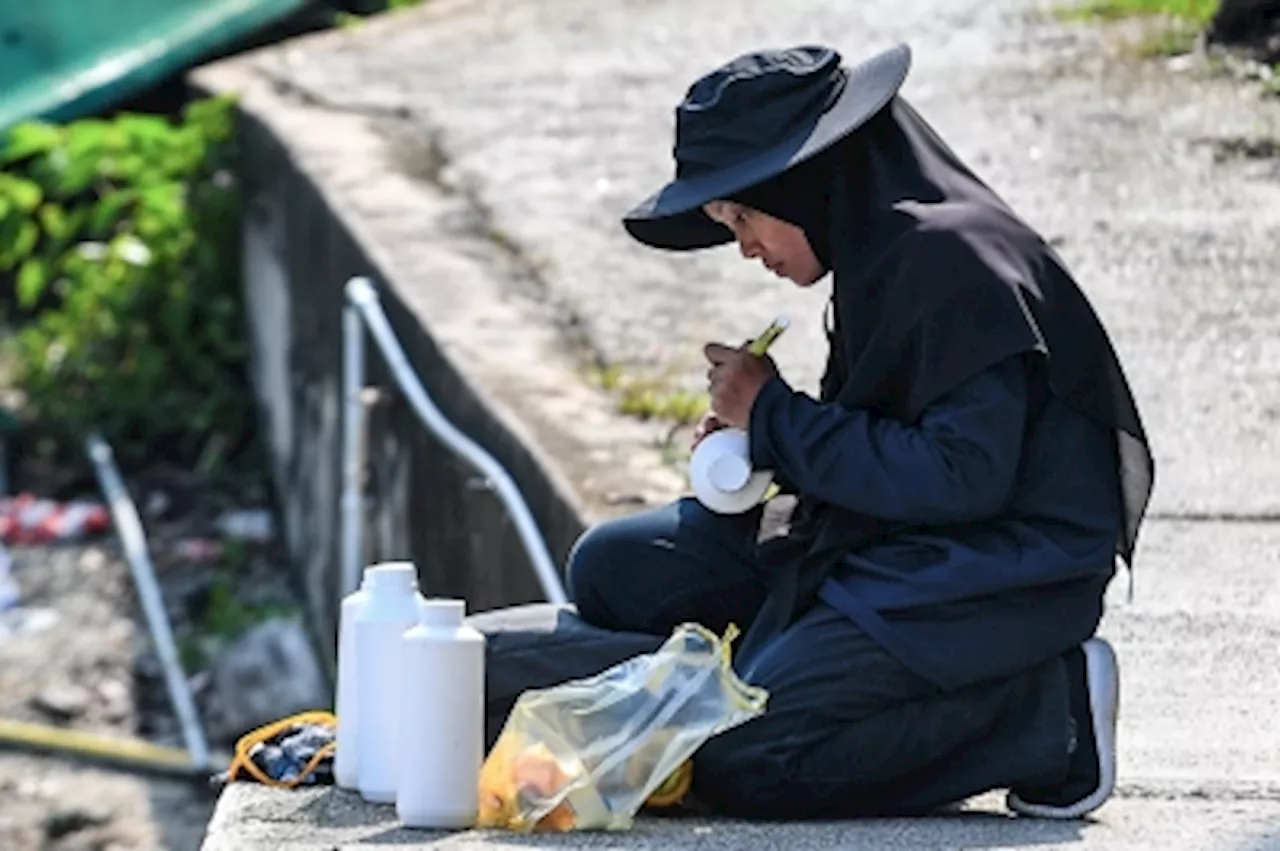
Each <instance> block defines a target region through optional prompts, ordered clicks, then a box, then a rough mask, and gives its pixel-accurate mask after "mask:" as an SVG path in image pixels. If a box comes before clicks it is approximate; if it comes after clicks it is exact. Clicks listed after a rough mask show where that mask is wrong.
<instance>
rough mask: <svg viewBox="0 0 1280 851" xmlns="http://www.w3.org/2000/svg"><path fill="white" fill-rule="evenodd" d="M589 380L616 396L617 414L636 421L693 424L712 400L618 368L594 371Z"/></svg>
mask: <svg viewBox="0 0 1280 851" xmlns="http://www.w3.org/2000/svg"><path fill="white" fill-rule="evenodd" d="M588 380H589V381H590V382H591V383H593V384H595V385H596V386H598V387H599V388H600V389H601V390H604V391H606V392H607V393H610V394H613V396H614V400H615V405H616V407H617V410H618V413H620V414H625V415H627V416H631V417H636V418H637V419H642V420H648V419H660V420H670V421H672V422H673V423H675V424H676V425H692V424H693V423H696V422H697V421H698V420H699V419H701V417H702V415H703V414H705V413H706V412H707V409H708V405H709V403H710V398H709V397H708V396H707V394H706V393H694V392H691V391H688V390H682V389H679V388H677V387H673V386H672V382H671V381H669V380H667V379H665V378H662V377H639V376H628V375H624V374H623V373H622V370H621V368H619V367H618V366H617V365H610V366H606V367H601V368H598V369H595V370H592V371H591V374H590V375H589V376H588Z"/></svg>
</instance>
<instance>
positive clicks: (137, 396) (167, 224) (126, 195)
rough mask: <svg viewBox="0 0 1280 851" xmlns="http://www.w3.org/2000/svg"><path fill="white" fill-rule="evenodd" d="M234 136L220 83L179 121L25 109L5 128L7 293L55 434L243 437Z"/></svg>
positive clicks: (126, 455)
mask: <svg viewBox="0 0 1280 851" xmlns="http://www.w3.org/2000/svg"><path fill="white" fill-rule="evenodd" d="M233 138H234V102H233V100H232V99H230V98H210V99H206V100H200V101H196V102H193V103H191V104H189V105H188V106H187V108H186V109H185V110H184V112H183V114H182V116H181V117H180V119H179V120H176V121H168V120H166V119H163V118H160V117H154V116H145V115H122V116H119V117H116V118H114V119H111V120H104V119H98V118H90V119H84V120H80V121H75V122H72V123H70V124H67V125H65V126H56V125H50V124H45V123H38V122H30V123H25V124H21V125H18V126H16V127H14V128H13V129H12V130H11V131H10V132H9V133H8V135H7V137H6V138H5V139H3V142H2V145H0V168H3V169H4V171H3V172H0V278H5V277H7V278H8V279H10V280H11V281H12V287H11V288H9V287H5V288H4V289H0V293H4V292H5V291H6V290H8V291H9V292H11V293H12V303H11V304H10V308H11V309H12V310H13V311H14V316H13V318H14V319H15V320H16V321H17V322H18V323H19V325H20V326H21V327H20V330H19V331H18V334H17V341H16V347H15V348H16V352H17V354H16V358H17V361H18V363H17V373H18V374H17V380H18V381H19V383H20V387H21V389H22V391H23V392H24V394H25V396H26V403H27V410H28V413H29V414H30V415H32V416H33V417H34V418H35V419H36V420H37V422H38V423H39V424H40V425H41V426H42V427H44V428H46V429H48V430H49V431H50V432H52V433H53V434H54V435H56V436H58V437H60V438H62V439H64V440H75V441H78V440H79V438H80V436H81V435H82V434H83V433H84V431H86V430H87V429H90V428H96V429H99V430H100V431H101V432H102V433H103V435H104V436H105V437H106V438H107V439H108V440H109V441H111V442H112V443H113V444H114V445H115V449H116V452H117V454H118V455H119V456H120V457H121V458H122V460H123V461H125V462H126V463H127V462H129V461H137V460H141V459H142V458H145V457H152V458H154V457H157V456H159V457H165V458H167V459H169V460H173V461H176V462H179V463H189V462H190V461H191V460H192V459H194V458H196V457H198V455H199V454H200V452H201V450H202V448H203V447H205V446H206V445H207V444H208V443H209V441H210V440H217V441H219V442H221V443H226V442H228V441H229V442H231V443H233V444H238V443H239V442H240V441H241V440H243V439H244V438H245V436H246V434H247V430H248V425H249V420H250V417H249V411H248V407H247V405H248V403H247V396H248V394H247V393H246V390H245V382H244V363H245V357H246V351H245V346H244V341H243V337H244V334H243V326H242V320H241V308H240V298H239V283H238V270H239V250H238V247H239V246H238V233H239V223H240V209H239V193H238V192H237V190H236V187H235V185H234V180H233V179H232V177H231V174H230V171H229V166H230V164H231V158H232V156H233V155H234V148H233ZM0 286H3V284H2V283H0ZM3 298H4V296H3V295H0V300H3ZM67 448H68V449H69V448H70V447H67Z"/></svg>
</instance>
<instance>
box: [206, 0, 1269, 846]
mask: <svg viewBox="0 0 1280 851" xmlns="http://www.w3.org/2000/svg"><path fill="white" fill-rule="evenodd" d="M1040 9H1041V7H1040V6H1039V4H1036V3H1033V2H1017V0H1005V2H979V0H893V2H888V0H867V2H861V3H857V4H853V3H847V2H836V0H793V2H791V3H788V4H785V5H782V4H777V3H770V2H766V0H738V2H736V3H734V4H732V5H731V6H729V5H727V4H723V3H720V2H717V0H679V2H677V0H619V2H616V3H613V4H608V5H607V6H602V5H601V4H599V3H593V2H589V0H544V2H539V3H518V2H514V0H435V2H433V3H431V4H428V5H427V6H425V7H424V8H422V9H420V10H415V11H413V12H407V13H403V14H402V15H400V16H396V17H394V18H388V19H384V20H382V21H380V22H378V23H375V24H372V25H369V26H367V27H366V28H364V29H363V30H361V31H357V32H351V33H338V34H332V35H327V36H323V37H319V38H315V39H308V40H306V41H303V42H299V43H295V44H292V45H289V46H286V47H284V48H280V49H273V50H270V51H266V52H264V53H261V54H258V55H254V56H250V57H245V58H242V59H239V60H235V61H232V62H229V63H222V64H220V65H218V66H215V67H213V68H210V69H208V70H207V71H206V72H203V73H202V75H201V77H202V80H203V81H204V82H205V83H206V84H208V85H212V86H213V87H215V88H221V89H235V90H237V91H240V92H242V94H243V96H244V98H245V100H244V103H245V108H246V109H247V110H249V111H250V112H252V113H254V114H255V115H256V116H258V117H259V118H260V119H261V120H263V121H265V122H266V123H267V124H268V125H269V126H271V127H273V128H274V130H275V132H277V133H278V134H279V135H280V137H281V138H282V140H283V142H284V144H285V145H286V146H287V147H288V149H289V150H290V153H291V154H292V155H293V156H294V157H295V158H296V159H297V160H298V161H299V162H300V163H302V164H303V165H304V167H306V168H307V169H308V170H309V171H310V172H311V173H312V174H313V175H314V176H315V179H316V180H317V181H319V182H320V183H321V184H322V185H323V186H324V187H325V189H326V192H327V193H328V194H329V197H330V198H332V199H333V201H334V203H336V204H338V205H340V206H341V208H342V210H343V213H344V216H346V217H347V219H348V221H349V222H350V224H351V227H352V228H353V230H355V231H356V233H357V235H358V236H359V237H360V238H361V239H363V240H364V241H365V242H366V243H368V244H370V245H371V246H372V252H373V254H374V256H376V257H377V258H378V262H379V263H380V264H381V265H382V266H383V267H384V268H385V269H386V270H387V271H388V274H389V276H390V277H391V279H392V286H395V287H396V288H397V290H398V291H399V292H400V293H401V294H402V295H403V297H404V298H405V299H406V300H407V301H409V303H411V304H413V305H414V306H415V308H416V309H418V310H419V311H420V313H421V315H422V316H423V319H424V322H426V323H427V325H428V327H429V328H430V331H431V333H432V334H433V336H435V337H436V338H437V339H438V340H439V341H440V342H441V345H442V346H443V347H444V349H445V351H446V352H447V353H448V354H449V356H450V357H452V358H454V359H456V361H457V362H458V364H459V365H460V366H461V368H462V369H464V371H466V372H468V374H469V375H471V376H472V377H473V378H474V379H475V381H476V383H477V385H478V386H479V387H481V388H482V389H483V390H484V391H485V392H486V393H488V394H489V395H490V396H491V397H492V398H494V399H495V400H496V401H497V403H498V404H500V405H501V406H503V407H505V408H506V409H507V410H509V411H510V412H512V414H513V416H514V417H515V419H516V421H518V422H519V423H520V424H521V426H522V428H525V429H526V430H527V433H528V435H529V437H530V439H531V440H535V441H536V442H538V444H539V445H541V446H542V447H543V448H544V450H545V451H546V452H547V453H548V454H549V455H550V456H551V457H552V458H553V459H555V461H556V463H557V465H558V467H559V469H561V470H562V471H563V472H564V474H565V475H566V476H567V478H568V479H569V480H570V481H571V483H572V484H573V486H574V487H575V488H576V489H577V491H578V492H579V493H580V494H581V496H582V500H583V504H584V511H585V512H586V513H587V514H588V516H591V517H599V516H604V515H606V514H608V513H611V512H616V511H620V510H633V509H634V507H635V504H634V500H631V501H628V500H629V498H630V497H632V496H634V498H635V499H637V500H642V501H646V502H650V503H652V502H656V501H660V500H663V499H667V498H670V497H671V496H672V495H674V494H675V493H677V492H679V491H680V490H681V489H682V486H683V482H682V480H681V478H680V476H679V473H678V470H673V469H672V468H671V467H670V465H668V464H666V463H664V461H663V459H662V457H661V455H660V453H659V452H658V451H657V450H656V449H655V448H654V447H655V444H656V443H657V442H659V441H660V440H661V438H662V435H663V432H664V429H663V427H662V426H661V425H657V424H648V423H638V422H634V421H629V420H626V419H623V418H620V417H618V416H617V415H615V414H614V413H613V412H612V411H611V409H610V403H609V400H608V399H607V398H606V397H605V396H604V395H602V394H601V393H599V392H598V391H596V390H593V389H592V388H590V387H588V386H587V385H586V384H585V383H584V382H583V380H582V361H583V359H584V357H585V358H595V359H599V360H603V361H605V362H609V363H618V364H622V365H624V368H626V369H629V370H636V371H644V370H646V369H657V368H667V369H670V370H673V371H674V373H675V376H676V381H677V382H679V383H684V384H686V385H688V386H697V385H698V383H699V382H700V380H701V374H702V365H701V364H700V363H699V362H698V358H699V356H698V351H699V348H700V346H701V344H702V343H703V342H704V341H705V340H707V339H727V340H731V341H736V340H740V339H742V338H743V337H745V336H748V335H749V334H750V333H752V332H753V331H754V330H756V329H757V328H758V327H761V326H762V325H763V323H764V322H766V321H767V320H768V319H769V318H770V317H772V316H773V315H774V314H776V313H779V312H785V313H787V314H788V315H790V316H791V317H792V319H793V323H794V324H793V329H792V331H791V332H789V333H788V334H787V336H785V337H784V338H783V339H782V340H781V341H780V342H779V343H778V345H777V347H776V349H775V352H776V355H777V359H778V361H779V364H780V366H781V368H782V369H783V370H784V373H785V374H786V375H787V376H788V377H789V378H790V379H791V380H792V381H793V383H795V384H797V385H798V386H800V387H802V388H806V389H812V388H813V386H814V384H815V383H816V379H817V376H818V374H819V372H820V370H821V368H822V364H823V359H824V355H825V351H824V344H823V341H822V338H821V335H820V333H819V327H820V326H819V317H820V311H821V306H822V302H823V300H824V298H825V293H824V292H813V293H797V292H796V291H795V290H794V289H792V288H789V287H788V286H787V285H785V284H780V283H779V282H778V281H776V280H775V279H773V278H772V277H770V276H768V275H767V274H766V273H765V272H764V271H763V270H760V269H757V268H752V267H750V266H748V265H746V264H744V263H743V262H742V261H741V260H740V259H739V258H737V257H736V256H735V254H734V252H733V250H732V249H723V250H717V251H713V252H706V253H702V254H698V255H695V256H671V255H665V254H660V253H656V252H650V251H647V250H645V249H643V248H641V247H639V246H637V245H634V244H632V243H631V242H629V241H628V238H627V237H626V236H625V234H624V233H623V231H622V230H621V228H620V227H619V225H618V223H617V220H618V218H619V216H620V215H621V214H622V213H623V212H624V211H625V210H626V209H627V208H628V207H629V206H630V205H631V204H632V203H633V202H634V201H636V200H638V199H639V198H641V197H643V196H644V195H646V194H647V193H648V192H649V191H650V190H651V189H652V188H654V187H656V186H657V185H658V184H659V183H660V182H662V181H663V180H664V179H665V177H666V176H667V174H668V172H669V169H670V164H669V150H670V122H671V109H672V107H673V106H674V104H675V103H676V101H677V100H678V99H679V98H680V97H681V96H682V94H683V92H684V88H685V86H687V84H688V82H689V81H691V80H692V79H693V78H694V77H695V76H696V75H697V74H698V73H701V72H702V71H704V70H706V69H707V68H708V67H710V66H711V65H713V64H715V63H718V62H719V61H721V60H723V59H725V58H727V57H729V56H731V55H733V54H735V53H737V52H739V51H740V50H744V49H748V48H751V47H755V46H758V45H761V44H773V45H777V44H784V43H791V42H799V41H809V40H822V41H826V42H830V43H833V44H835V45H836V46H838V47H839V48H840V49H841V50H842V51H843V52H844V53H845V54H846V55H847V56H849V57H850V58H856V57H858V56H860V55H863V54H865V53H867V52H869V51H871V50H873V49H876V48H878V47H882V46H885V45H887V44H888V43H890V42H892V41H896V40H899V39H905V40H908V41H910V42H911V43H912V45H913V46H914V48H915V53H916V66H915V70H914V72H913V74H912V76H911V78H910V79H909V80H908V83H907V86H906V88H905V93H906V94H907V96H908V97H909V98H911V99H912V100H913V101H914V102H915V103H916V104H917V105H918V106H919V107H920V109H921V110H922V111H923V113H924V114H925V115H926V116H927V117H928V118H929V119H930V120H931V121H933V122H934V123H935V124H936V126H937V127H938V128H939V129H940V130H941V131H942V132H943V133H944V135H946V136H947V137H948V138H949V139H950V140H951V141H952V142H953V144H954V145H955V147H957V148H958V149H959V151H960V152H961V154H962V155H963V156H964V157H965V158H966V159H968V160H969V161H971V162H972V163H974V164H975V165H976V166H977V167H978V168H979V169H980V171H981V172H982V173H983V174H984V175H985V176H986V177H988V178H989V180H990V181H991V182H992V183H993V184H994V185H995V186H996V187H997V188H998V189H999V190H1000V191H1001V192H1002V193H1003V194H1004V195H1005V196H1006V197H1007V198H1008V199H1009V200H1010V201H1011V202H1012V203H1013V204H1014V205H1015V207H1016V208H1017V209H1019V210H1020V211H1021V212H1022V213H1023V214H1024V215H1025V216H1026V217H1027V218H1028V219H1029V220H1030V221H1031V222H1032V223H1033V224H1035V225H1037V226H1038V227H1039V228H1041V229H1042V230H1043V231H1044V232H1045V233H1046V235H1048V236H1049V237H1051V238H1052V239H1054V240H1055V242H1057V243H1058V244H1059V245H1060V246H1061V251H1062V253H1063V255H1064V257H1065V258H1066V260H1067V261H1068V263H1069V264H1070V265H1071V266H1072V267H1073V268H1074V270H1075V271H1076V272H1077V273H1078V275H1079V277H1080V279H1081V281H1082V283H1083V285H1084V287H1085V289H1086V290H1087V292H1088V293H1089V295H1090V297H1091V298H1092V300H1093V301H1094V303H1095V305H1096V306H1097V308H1098V310H1099V312H1100V314H1101V315H1102V317H1103V319H1104V321H1105V322H1106V323H1107V325H1108V326H1109V328H1110V329H1111V331H1112V333H1113V337H1114V340H1115V343H1116V346H1117V348H1118V350H1119V351H1120V354H1121V357H1122V358H1123V360H1124V362H1125V364H1126V366H1127V369H1128V372H1129V375H1130V378H1131V380H1132V382H1133V385H1134V388H1135V392H1136V393H1137V395H1138V398H1139V402H1140V404H1141V406H1142V410H1143V413H1144V416H1145V418H1146V422H1147V426H1148V429H1149V431H1150V433H1151V434H1152V437H1153V441H1154V444H1155V451H1156V456H1157V463H1158V474H1157V475H1158V484H1157V489H1156V494H1155V498H1154V503H1153V506H1152V508H1153V515H1152V521H1151V522H1150V523H1149V525H1148V526H1147V528H1146V530H1145V532H1144V536H1143V540H1142V542H1141V543H1140V549H1139V558H1138V565H1137V573H1136V596H1135V598H1134V600H1133V601H1132V602H1130V601H1128V600H1127V598H1126V596H1125V592H1126V590H1127V588H1126V583H1127V577H1125V576H1123V575H1122V576H1120V577H1119V578H1118V579H1117V581H1116V583H1115V586H1114V587H1113V589H1112V603H1111V607H1110V610H1109V612H1108V615H1107V619H1106V622H1105V624H1104V629H1103V632H1104V634H1105V635H1107V636H1108V637H1110V638H1111V639H1112V640H1113V641H1114V642H1115V644H1116V646H1117V650H1118V652H1119V654H1120V660H1121V664H1122V666H1123V672H1124V683H1123V690H1122V692H1123V693H1122V729H1121V778H1122V789H1121V792H1120V794H1119V796H1118V797H1117V798H1116V799H1115V800H1114V801H1113V802H1112V803H1110V804H1109V805H1108V806H1107V807H1105V808H1104V809H1103V810H1101V811H1100V812H1099V813H1098V814H1097V819H1096V822H1095V823H1092V824H1090V825H1087V826H1083V827H1076V828H1071V829H1067V828H1063V827H1062V826H1056V825H1046V824H1042V823H1039V824H1038V823H1026V822H1018V823H1011V822H1008V821H1007V820H1004V819H1000V820H998V821H996V820H992V819H990V818H988V819H978V820H973V819H967V818H960V819H936V820H927V821H924V822H918V823H906V822H885V823H876V824H874V825H866V826H864V825H858V826H814V827H804V828H800V827H790V828H783V827H776V828H773V827H760V828H757V827H740V826H730V827H725V826H716V827H714V828H709V829H708V831H709V832H703V833H699V832H697V831H698V830H701V829H702V827H690V826H671V825H663V824H659V825H652V824H648V823H646V825H644V826H643V828H642V829H639V830H637V831H636V832H634V833H633V834H630V835H627V836H617V837H609V838H607V839H599V838H596V839H591V838H561V839H552V840H544V841H543V842H542V843H541V844H553V845H557V846H562V847H577V845H576V843H581V846H582V847H595V846H597V845H610V846H611V847H641V846H643V845H646V844H649V845H652V846H654V847H700V848H703V847H705V848H712V847H726V848H727V847H744V846H745V845H748V844H750V845H752V846H756V847H774V846H779V847H781V846H786V847H789V848H796V849H798V848H803V847H806V846H808V847H835V846H836V845H841V846H842V847H867V848H872V847H894V846H900V847H916V848H920V847H929V848H952V847H974V846H978V847H990V846H996V845H998V846H999V847H1064V848H1067V847H1070V848H1095V847H1096V848H1155V847H1177V848H1215V849H1216V848H1222V849H1229V848H1230V849H1245V848H1249V849H1252V848H1264V847H1280V725H1277V724H1276V723H1275V721H1274V717H1275V709H1274V707H1275V706H1276V705H1277V702H1278V699H1280V666H1278V665H1277V647H1280V578H1278V577H1280V571H1277V568H1278V567H1280V526H1277V525H1276V523H1275V521H1276V520H1277V519H1278V518H1280V484H1277V481H1278V480H1280V445H1278V444H1280V287H1277V286H1276V285H1275V283H1274V275H1275V270H1276V269H1277V268H1280V238H1278V236H1280V160H1277V159H1276V158H1274V157H1273V156H1270V155H1268V153H1267V152H1268V151H1269V150H1271V148H1269V147H1268V145H1267V144H1266V140H1267V139H1269V138H1274V137H1276V136H1277V135H1280V100H1274V99H1273V100H1270V101H1267V100H1262V99H1259V98H1258V96H1257V93H1256V92H1254V91H1253V90H1252V89H1250V88H1249V87H1248V86H1242V85H1240V84H1239V83H1236V82H1233V81H1230V80H1227V79H1224V78H1221V77H1215V76H1214V75H1212V74H1210V73H1207V72H1206V71H1205V70H1204V69H1202V68H1199V67H1198V66H1196V65H1195V64H1194V63H1191V64H1189V65H1188V66H1187V67H1181V68H1179V67H1169V66H1168V65H1166V64H1165V63H1162V62H1144V63H1139V62H1136V61H1134V60H1132V59H1130V58H1126V57H1125V56H1124V55H1122V52H1120V51H1118V50H1117V49H1116V46H1115V44H1114V43H1113V41H1112V36H1111V34H1110V31H1105V32H1104V31H1101V30H1097V29H1094V28H1092V27H1088V26H1075V25H1070V26H1068V25H1064V24H1060V23H1058V22H1056V21H1053V20H1051V19H1049V18H1046V17H1044V16H1042V15H1038V14H1036V13H1037V12H1038V11H1040ZM619 495H621V497H622V499H619ZM620 502H622V503H625V505H621V506H620V505H619V504H618V503H620ZM978 806H979V807H982V808H990V807H995V811H996V812H999V802H998V800H994V799H992V800H986V799H984V800H983V801H979V802H978ZM392 828H394V820H393V818H392V817H391V816H389V815H388V813H387V812H385V811H382V810H375V809H374V808H362V807H361V806H359V805H357V804H355V803H353V802H351V801H349V800H345V799H344V798H343V797H342V796H341V795H337V794H335V793H307V794H306V795H305V796H301V795H299V796H289V795H271V794H267V793H266V792H265V791H264V790H255V789H243V788H241V789H236V790H234V791H233V793H232V794H231V795H229V796H228V797H227V798H226V799H225V800H224V801H223V804H222V807H221V808H220V813H219V818H218V820H217V821H215V824H214V826H213V828H212V829H211V833H210V837H211V838H210V844H209V848H210V849H211V851H213V849H223V848H232V847H235V848H259V847H261V848H267V847H271V848H276V847H298V848H322V847H323V848H329V847H345V846H346V845H347V844H351V845H352V846H354V845H356V844H359V845H360V846H361V847H365V846H366V845H367V844H373V845H378V844H380V843H386V844H388V845H390V844H396V845H403V844H415V843H414V838H413V837H412V836H408V835H404V834H400V833H396V832H395V831H393V830H392ZM286 834H287V835H288V836H287V837H286ZM289 842H292V843H294V844H293V845H290V844H289ZM525 844H530V845H532V844H539V843H533V842H529V843H526V842H524V841H516V840H515V839H513V838H510V837H500V838H496V839H495V838H486V837H483V836H480V835H472V834H462V835H459V836H456V837H451V838H437V837H434V836H430V835H426V836H423V837H421V839H420V840H419V841H418V842H417V843H416V845H417V847H424V848H425V847H437V846H438V847H451V848H453V847H456V848H482V847H499V846H510V845H516V846H523V845H525Z"/></svg>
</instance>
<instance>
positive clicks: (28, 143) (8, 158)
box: [0, 121, 62, 165]
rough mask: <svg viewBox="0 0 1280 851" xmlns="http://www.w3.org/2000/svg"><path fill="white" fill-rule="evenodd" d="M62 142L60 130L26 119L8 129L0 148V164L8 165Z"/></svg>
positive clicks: (48, 149)
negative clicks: (2, 145)
mask: <svg viewBox="0 0 1280 851" xmlns="http://www.w3.org/2000/svg"><path fill="white" fill-rule="evenodd" d="M61 144H62V131H61V130H60V129H59V128H57V127H54V126H53V125H50V124H45V123H43V122H39V121H26V122H23V123H21V124H18V125H16V126H14V127H13V129H11V130H10V131H9V135H8V137H7V138H6V139H5V143H4V147H3V148H2V149H0V164H4V165H8V164H10V163H15V162H17V161H18V160H24V159H26V158H28V157H31V156H35V155H37V154H43V153H46V152H48V151H52V150H53V149H54V148H56V147H58V146H59V145H61Z"/></svg>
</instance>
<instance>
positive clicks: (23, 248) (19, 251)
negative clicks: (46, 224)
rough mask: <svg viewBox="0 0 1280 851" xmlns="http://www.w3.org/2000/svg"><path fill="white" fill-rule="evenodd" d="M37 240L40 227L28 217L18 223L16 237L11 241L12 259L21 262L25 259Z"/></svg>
mask: <svg viewBox="0 0 1280 851" xmlns="http://www.w3.org/2000/svg"><path fill="white" fill-rule="evenodd" d="M39 241H40V227H39V226H38V225H37V224H36V223H35V222H33V221H31V220H30V219H25V220H23V221H22V223H21V224H19V225H18V237H17V239H15V240H14V241H13V246H12V248H11V249H10V251H11V252H12V254H11V256H12V257H13V258H14V261H15V262H21V261H23V260H25V259H27V257H28V256H30V254H31V252H32V251H33V250H34V249H35V247H36V243H38V242H39Z"/></svg>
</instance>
